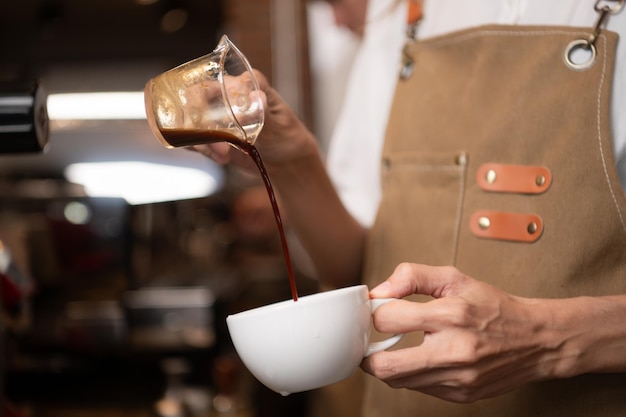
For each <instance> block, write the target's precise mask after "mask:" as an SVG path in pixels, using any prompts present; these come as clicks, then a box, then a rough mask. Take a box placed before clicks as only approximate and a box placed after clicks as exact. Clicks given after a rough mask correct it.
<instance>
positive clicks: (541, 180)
mask: <svg viewBox="0 0 626 417" xmlns="http://www.w3.org/2000/svg"><path fill="white" fill-rule="evenodd" d="M545 183H546V176H545V175H537V178H535V184H537V186H538V187H541V186H542V185H544V184H545Z"/></svg>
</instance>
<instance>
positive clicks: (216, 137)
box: [161, 129, 298, 301]
mask: <svg viewBox="0 0 626 417" xmlns="http://www.w3.org/2000/svg"><path fill="white" fill-rule="evenodd" d="M161 134H162V135H163V137H164V138H165V139H166V140H167V141H168V142H170V143H176V144H180V145H177V146H190V145H198V144H207V143H215V142H228V143H230V144H231V145H233V146H234V147H235V148H237V149H238V150H240V151H242V152H244V153H246V154H248V155H249V156H250V157H251V158H252V160H253V161H254V163H255V164H256V166H257V168H258V170H259V173H260V174H261V178H262V179H263V183H264V185H265V189H266V190H267V195H268V197H269V199H270V203H271V204H272V210H273V211H274V218H275V219H276V225H277V227H278V232H279V234H280V242H281V245H282V249H283V256H284V258H285V265H286V267H287V274H288V275H289V285H290V287H291V297H292V298H293V301H298V290H297V288H296V280H295V275H294V272H293V265H292V263H291V256H290V254H289V246H288V244H287V238H286V235H285V228H284V225H283V221H282V217H281V215H280V210H279V208H278V202H277V200H276V194H275V193H274V189H273V187H272V182H271V181H270V177H269V175H268V174H267V170H266V169H265V165H264V164H263V159H262V158H261V154H260V153H259V151H258V149H257V148H256V146H254V145H253V144H251V143H250V142H248V141H246V140H242V139H239V138H238V137H236V136H234V135H231V134H229V133H224V132H216V131H202V130H184V129H169V130H168V129H165V130H161ZM183 144H184V145H183Z"/></svg>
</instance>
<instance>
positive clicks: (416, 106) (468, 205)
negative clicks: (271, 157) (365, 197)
mask: <svg viewBox="0 0 626 417" xmlns="http://www.w3.org/2000/svg"><path fill="white" fill-rule="evenodd" d="M590 32H591V29H589V28H580V29H577V28H565V27H538V26H535V27H511V26H485V27H480V28H476V29H472V30H467V31H461V32H457V33H453V34H450V35H446V36H442V37H437V38H432V39H429V40H425V41H420V42H416V43H414V44H413V45H412V46H410V48H409V50H408V53H409V55H410V56H411V58H412V59H413V60H414V63H415V64H414V65H415V66H414V73H413V74H412V76H411V77H410V78H409V79H408V80H406V81H399V85H398V88H397V91H396V97H395V101H394V104H393V107H392V111H391V116H390V121H389V127H388V132H387V138H386V142H385V147H384V150H383V169H382V172H383V174H382V183H383V198H382V202H381V206H380V211H379V215H378V218H377V221H376V224H375V226H374V227H373V229H372V231H371V236H370V241H369V244H368V245H369V247H368V256H367V264H366V268H365V270H366V283H367V284H368V285H369V286H370V287H373V286H374V285H376V284H378V283H379V282H381V281H382V280H384V279H385V278H387V277H388V276H389V275H390V274H391V272H392V271H393V269H394V268H395V266H396V265H397V264H398V263H400V262H405V261H409V262H417V263H425V264H431V265H454V266H456V267H457V268H459V269H460V270H461V271H463V272H464V273H467V274H469V275H470V276H472V277H474V278H476V279H480V280H483V281H486V282H488V283H491V284H493V285H494V286H496V287H498V288H501V289H503V290H505V291H507V292H510V293H513V294H516V295H520V296H526V297H571V296H576V295H581V294H587V295H600V294H617V293H626V256H625V254H626V225H625V219H626V200H625V198H624V194H623V192H622V189H621V187H620V184H619V180H618V177H617V173H616V169H615V163H614V157H613V151H612V145H611V143H612V142H611V131H610V120H609V114H610V113H609V102H610V91H611V82H612V72H613V65H614V53H615V46H616V41H617V35H616V34H614V33H609V32H606V31H602V32H601V33H600V36H599V38H598V39H597V43H596V46H597V61H596V62H595V63H594V64H593V66H591V67H590V68H589V69H586V70H574V69H572V68H570V67H568V66H567V65H565V61H564V51H565V49H566V48H567V46H568V44H569V43H570V42H572V41H574V40H576V39H581V38H582V39H587V38H588V37H589V33H590ZM422 301H424V300H422ZM598 325H601V323H598ZM420 338H421V335H408V336H407V337H405V339H404V340H403V342H402V343H403V344H404V345H405V346H406V345H414V344H419V342H420ZM625 354H626V352H625ZM362 414H363V415H364V416H368V417H389V416H394V417H402V416H409V415H410V416H419V417H431V416H437V417H454V416H488V417H504V416H506V417H516V416H524V417H531V416H532V417H540V416H546V417H548V416H550V417H554V416H568V417H572V416H585V417H587V416H595V417H597V416H618V415H626V375H624V374H617V375H585V376H580V377H577V378H573V379H569V380H560V381H548V382H542V383H536V384H531V385H528V386H525V387H523V388H520V389H518V390H516V391H514V392H511V393H509V394H506V395H504V396H501V397H498V398H495V399H490V400H484V401H479V402H477V403H474V404H470V405H463V404H454V403H448V402H444V401H441V400H438V399H436V398H433V397H429V396H426V395H423V394H420V393H417V392H414V391H409V390H394V389H391V388H388V387H387V386H386V385H385V384H384V383H382V382H380V381H378V380H376V379H375V378H373V377H367V378H366V390H365V401H364V408H363V413H362Z"/></svg>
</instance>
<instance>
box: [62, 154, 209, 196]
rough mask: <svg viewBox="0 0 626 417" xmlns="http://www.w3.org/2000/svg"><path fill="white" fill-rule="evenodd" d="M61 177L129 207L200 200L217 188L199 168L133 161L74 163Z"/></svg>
mask: <svg viewBox="0 0 626 417" xmlns="http://www.w3.org/2000/svg"><path fill="white" fill-rule="evenodd" d="M65 177H66V178H67V180H68V181H70V182H73V183H76V184H81V185H82V186H83V187H84V188H85V192H86V193H87V195H88V196H90V197H119V198H123V199H125V200H126V201H127V202H128V203H129V204H132V205H137V204H149V203H158V202H165V201H175V200H186V199H192V198H202V197H206V196H208V195H210V194H212V193H214V192H215V191H217V190H218V188H219V187H220V181H219V180H218V179H217V178H215V177H214V176H212V175H211V174H209V173H207V172H205V171H202V170H200V169H196V168H186V167H179V166H171V165H162V164H155V163H148V162H135V161H118V162H89V163H87V162H84V163H76V164H72V165H69V166H68V167H67V168H66V170H65Z"/></svg>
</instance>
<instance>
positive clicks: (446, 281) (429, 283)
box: [370, 262, 463, 298]
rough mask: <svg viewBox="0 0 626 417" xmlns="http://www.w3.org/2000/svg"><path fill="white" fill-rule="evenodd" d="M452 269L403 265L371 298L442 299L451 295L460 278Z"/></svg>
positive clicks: (400, 265)
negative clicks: (448, 294) (416, 297)
mask: <svg viewBox="0 0 626 417" xmlns="http://www.w3.org/2000/svg"><path fill="white" fill-rule="evenodd" d="M461 277H463V274H461V273H460V272H459V271H458V270H456V269H455V268H452V267H436V266H429V265H421V264H414V263H408V262H405V263H401V264H399V265H398V266H397V267H396V269H395V270H394V271H393V273H392V274H391V276H389V278H387V280H386V281H385V282H383V283H381V284H380V285H378V286H377V287H375V288H373V289H372V290H371V291H370V298H388V297H393V298H404V297H406V296H409V295H412V294H423V295H430V296H432V297H435V298H440V297H443V296H445V295H447V293H449V292H450V291H451V290H452V289H453V288H454V287H455V286H456V284H458V283H459V280H460V278H461Z"/></svg>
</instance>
